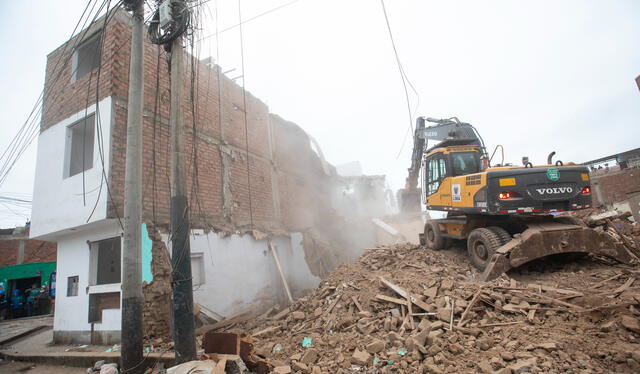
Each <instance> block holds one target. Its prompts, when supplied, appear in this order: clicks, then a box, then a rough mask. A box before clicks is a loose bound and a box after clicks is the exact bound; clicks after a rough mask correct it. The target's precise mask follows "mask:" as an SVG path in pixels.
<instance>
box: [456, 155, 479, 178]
mask: <svg viewBox="0 0 640 374" xmlns="http://www.w3.org/2000/svg"><path fill="white" fill-rule="evenodd" d="M451 160H452V166H453V175H454V176H458V175H467V174H473V173H477V172H479V171H480V168H479V165H478V159H477V158H476V153H475V152H458V153H452V154H451Z"/></svg>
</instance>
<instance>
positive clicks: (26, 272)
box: [0, 262, 56, 290]
mask: <svg viewBox="0 0 640 374" xmlns="http://www.w3.org/2000/svg"><path fill="white" fill-rule="evenodd" d="M55 270H56V263H55V262H36V263H31V264H21V265H13V266H7V267H3V268H0V283H1V284H2V286H3V287H4V289H5V290H6V289H7V284H8V281H9V280H11V279H22V278H33V277H36V276H38V271H40V283H41V284H42V285H45V284H46V285H48V284H49V276H50V275H51V273H52V272H54V271H55Z"/></svg>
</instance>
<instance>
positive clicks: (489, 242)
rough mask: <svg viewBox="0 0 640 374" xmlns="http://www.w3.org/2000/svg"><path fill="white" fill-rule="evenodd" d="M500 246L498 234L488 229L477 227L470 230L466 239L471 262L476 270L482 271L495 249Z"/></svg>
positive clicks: (500, 241)
mask: <svg viewBox="0 0 640 374" xmlns="http://www.w3.org/2000/svg"><path fill="white" fill-rule="evenodd" d="M501 246H502V240H501V238H500V236H499V235H498V234H497V233H496V232H494V231H492V230H490V229H488V228H484V227H483V228H479V229H475V230H473V231H471V234H469V238H468V239H467V251H468V252H469V258H470V259H471V263H472V264H473V266H475V267H476V268H477V269H478V270H480V271H484V269H485V268H486V267H487V264H488V263H489V260H490V259H491V256H493V254H494V252H495V251H496V249H498V248H500V247H501Z"/></svg>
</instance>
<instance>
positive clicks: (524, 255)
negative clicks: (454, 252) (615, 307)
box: [480, 222, 632, 282]
mask: <svg viewBox="0 0 640 374" xmlns="http://www.w3.org/2000/svg"><path fill="white" fill-rule="evenodd" d="M559 253H592V254H597V255H601V256H605V257H609V258H613V259H615V260H617V261H619V262H622V263H630V261H631V259H632V257H631V255H630V254H629V252H628V251H627V249H626V248H625V247H624V245H622V244H620V243H616V242H614V241H613V240H612V239H611V237H609V236H608V235H606V234H605V233H603V232H599V231H596V230H593V229H590V228H587V227H584V226H579V225H569V224H564V223H557V222H548V223H539V224H531V225H529V227H528V228H527V229H526V230H525V231H524V232H522V234H517V235H515V237H514V239H512V240H511V241H509V242H508V243H507V244H505V245H503V246H501V247H500V248H498V249H497V250H496V251H495V253H494V254H493V256H492V257H491V259H490V260H489V263H488V264H487V267H486V268H485V270H484V272H483V273H482V275H481V276H480V280H481V281H483V282H485V281H490V280H492V279H495V278H497V277H499V276H500V275H502V274H503V273H505V272H507V271H508V270H510V269H513V268H516V267H518V266H520V265H523V264H525V263H527V262H529V261H532V260H535V259H538V258H542V257H546V256H550V255H554V254H559Z"/></svg>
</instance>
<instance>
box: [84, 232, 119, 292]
mask: <svg viewBox="0 0 640 374" xmlns="http://www.w3.org/2000/svg"><path fill="white" fill-rule="evenodd" d="M90 246H91V282H90V283H91V285H92V286H96V285H101V284H113V283H120V281H121V280H120V237H119V236H117V237H115V238H110V239H105V240H100V241H97V242H92V243H91V244H90Z"/></svg>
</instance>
